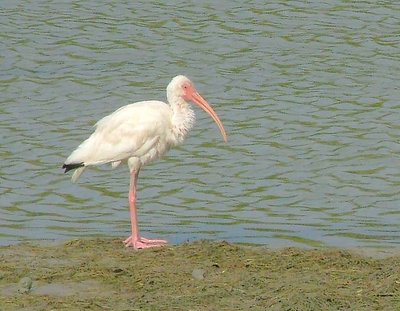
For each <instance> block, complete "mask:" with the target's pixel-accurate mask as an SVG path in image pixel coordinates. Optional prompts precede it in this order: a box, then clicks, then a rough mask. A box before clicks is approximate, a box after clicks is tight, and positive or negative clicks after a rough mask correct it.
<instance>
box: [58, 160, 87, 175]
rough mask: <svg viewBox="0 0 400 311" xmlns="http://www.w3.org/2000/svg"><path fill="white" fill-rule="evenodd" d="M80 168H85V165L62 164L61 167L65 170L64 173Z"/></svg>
mask: <svg viewBox="0 0 400 311" xmlns="http://www.w3.org/2000/svg"><path fill="white" fill-rule="evenodd" d="M82 166H85V164H83V162H81V163H71V164H64V165H63V166H62V168H63V169H65V171H64V173H67V172H69V171H70V170H74V169H76V168H78V167H82Z"/></svg>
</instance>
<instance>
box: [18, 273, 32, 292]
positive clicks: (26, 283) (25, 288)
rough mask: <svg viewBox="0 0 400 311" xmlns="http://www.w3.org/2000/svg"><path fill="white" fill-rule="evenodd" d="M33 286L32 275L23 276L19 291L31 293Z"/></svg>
mask: <svg viewBox="0 0 400 311" xmlns="http://www.w3.org/2000/svg"><path fill="white" fill-rule="evenodd" d="M31 288H32V279H31V278H30V277H24V278H22V279H21V280H20V281H19V283H18V289H17V290H18V293H21V294H26V293H29V292H30V290H31Z"/></svg>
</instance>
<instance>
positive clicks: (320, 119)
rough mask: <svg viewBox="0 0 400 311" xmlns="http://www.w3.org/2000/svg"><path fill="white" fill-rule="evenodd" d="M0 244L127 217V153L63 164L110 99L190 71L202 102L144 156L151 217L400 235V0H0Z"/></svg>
mask: <svg viewBox="0 0 400 311" xmlns="http://www.w3.org/2000/svg"><path fill="white" fill-rule="evenodd" d="M0 10H1V11H0V14H1V15H0V26H1V32H0V51H1V53H0V94H1V95H0V101H1V103H0V139H1V145H0V156H1V162H0V244H2V245H7V244H13V243H16V242H18V241H24V240H54V239H55V240H65V239H71V238H80V237H84V236H90V237H93V236H115V237H120V238H121V239H122V238H125V237H126V236H127V235H128V234H129V228H130V227H129V218H128V204H127V191H128V183H129V174H128V170H127V169H126V168H125V167H123V168H118V169H117V170H114V171H113V170H111V169H110V168H108V167H100V168H95V169H92V170H89V171H88V172H85V174H84V175H83V176H82V178H81V179H80V182H79V183H78V184H72V183H71V182H70V179H69V176H66V175H64V174H63V173H62V170H61V169H60V166H61V165H62V163H63V161H64V159H65V158H66V157H67V156H68V155H69V153H70V152H71V151H72V150H73V149H74V148H75V147H76V146H77V145H78V144H79V143H80V142H81V141H82V140H83V139H85V138H86V137H87V136H88V135H89V134H90V133H91V131H92V125H93V124H94V123H95V122H96V121H97V120H98V119H100V118H101V117H103V116H104V115H107V114H109V113H111V112H112V111H114V110H115V109H116V108H118V107H120V106H122V105H125V104H128V103H131V102H135V101H139V100H146V99H162V100H163V99H164V98H165V87H166V85H167V84H168V82H169V81H170V79H171V78H172V77H173V76H175V75H176V74H185V75H188V76H189V77H191V78H192V79H193V80H194V82H195V83H196V86H197V88H198V89H199V90H200V92H201V93H202V94H203V95H204V96H205V97H206V98H207V99H208V100H209V102H210V103H212V104H213V106H214V108H215V110H216V111H217V112H218V114H219V115H220V117H221V119H222V120H223V122H224V124H225V127H226V129H227V131H228V134H229V142H228V144H225V143H223V141H222V138H221V137H220V135H219V132H218V129H217V128H216V126H215V124H213V122H212V120H210V119H209V118H208V117H207V116H206V115H205V114H204V113H203V112H202V111H200V110H198V109H197V110H196V112H197V117H198V121H197V124H196V127H195V129H194V130H193V131H192V133H191V136H190V137H189V138H188V139H187V140H186V142H185V143H184V145H182V146H180V147H179V148H176V149H174V150H173V151H171V152H170V153H169V154H168V155H167V156H166V157H165V158H164V159H163V160H161V161H158V162H156V163H154V164H152V165H150V166H148V167H146V168H145V169H144V170H142V172H141V176H140V178H139V202H138V204H139V213H140V215H139V217H140V226H141V230H142V232H143V234H144V235H147V236H149V237H162V238H167V239H169V240H170V242H172V243H181V242H183V241H186V240H191V241H192V240H197V239H202V238H206V239H226V240H229V241H234V242H246V243H255V244H262V245H269V246H287V245H293V246H306V247H309V246H311V247H315V246H317V247H318V246H341V247H382V248H392V247H399V246H400V239H399V238H400V227H399V223H400V210H399V205H400V191H399V187H400V157H399V154H400V144H399V136H400V135H399V130H400V125H399V121H398V120H399V117H400V115H399V114H400V112H399V111H400V110H399V109H400V103H399V98H400V90H399V81H400V74H399V73H400V37H399V36H398V30H399V24H400V4H397V2H395V1H381V2H379V3H377V2H376V1H372V0H371V1H362V2H359V3H358V2H357V3H351V2H348V1H338V0H336V1H326V2H321V1H311V2H310V1H307V2H306V1H304V2H302V1H290V2H288V1H275V2H273V3H270V4H265V1H246V2H243V1H222V2H218V4H216V3H214V2H211V1H196V2H193V3H188V2H185V1H176V2H174V3H169V4H165V3H163V2H162V1H156V2H146V3H141V4H139V3H137V4H134V3H133V2H131V1H125V2H123V1H118V2H112V3H110V2H109V1H78V2H77V1H74V2H73V3H71V2H70V1H65V2H62V1H49V0H45V1H23V2H16V1H2V3H1V7H0Z"/></svg>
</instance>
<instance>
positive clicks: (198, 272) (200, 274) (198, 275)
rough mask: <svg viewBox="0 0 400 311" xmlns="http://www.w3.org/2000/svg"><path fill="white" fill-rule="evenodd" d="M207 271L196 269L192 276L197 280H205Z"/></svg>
mask: <svg viewBox="0 0 400 311" xmlns="http://www.w3.org/2000/svg"><path fill="white" fill-rule="evenodd" d="M204 273H205V271H204V270H203V269H194V270H193V272H192V277H193V278H194V279H195V280H203V279H204Z"/></svg>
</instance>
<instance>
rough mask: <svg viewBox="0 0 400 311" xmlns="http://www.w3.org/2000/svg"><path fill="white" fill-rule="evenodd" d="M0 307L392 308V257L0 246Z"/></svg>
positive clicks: (185, 247)
mask: <svg viewBox="0 0 400 311" xmlns="http://www.w3.org/2000/svg"><path fill="white" fill-rule="evenodd" d="M0 259H1V261H0V310H1V311H4V310H400V256H392V257H388V258H383V259H374V258H372V257H366V256H362V255H359V254H355V253H352V252H348V251H343V250H330V249H325V250H302V249H295V248H286V249H279V250H268V249H266V248H263V247H256V246H242V245H234V244H229V243H226V242H207V241H201V242H195V243H187V244H182V245H176V246H166V247H163V248H158V249H147V250H142V251H133V250H132V249H126V248H124V247H123V245H122V244H121V242H120V241H116V240H110V239H95V240H74V241H71V242H67V243H64V244H58V245H47V246H43V245H38V244H18V245H12V246H5V247H0Z"/></svg>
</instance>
